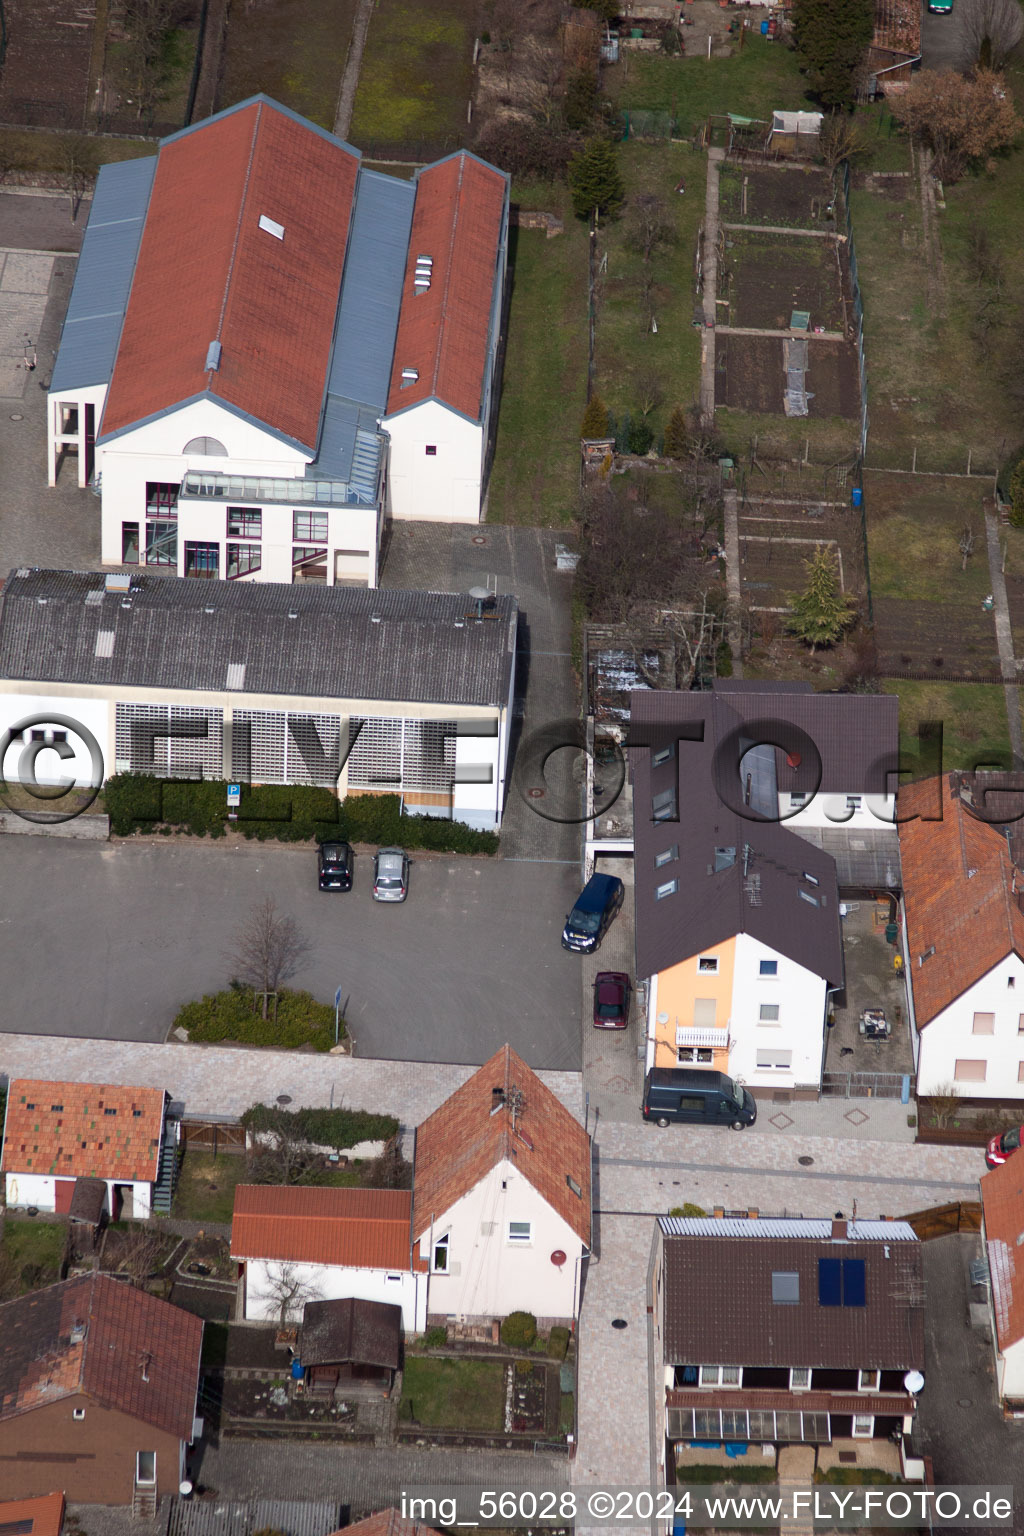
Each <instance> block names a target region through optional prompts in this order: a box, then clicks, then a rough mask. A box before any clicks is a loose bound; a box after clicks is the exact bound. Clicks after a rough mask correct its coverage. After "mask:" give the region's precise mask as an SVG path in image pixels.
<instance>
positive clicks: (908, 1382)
mask: <svg viewBox="0 0 1024 1536" xmlns="http://www.w3.org/2000/svg"><path fill="white" fill-rule="evenodd" d="M903 1385H904V1386H905V1387H906V1389H907V1391H908V1392H911V1393H913V1394H914V1395H915V1396H916V1395H917V1393H918V1392H920V1391H922V1390H923V1388H924V1377H923V1376H922V1375H921V1372H920V1371H908V1372H907V1374H906V1375H905V1376H904V1378H903Z"/></svg>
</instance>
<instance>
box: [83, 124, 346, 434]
mask: <svg viewBox="0 0 1024 1536" xmlns="http://www.w3.org/2000/svg"><path fill="white" fill-rule="evenodd" d="M358 167H359V161H358V158H357V156H356V155H355V154H353V153H352V152H351V151H349V150H347V149H345V148H343V147H342V145H341V144H340V143H338V142H335V141H332V140H330V139H327V138H325V137H323V135H322V134H320V133H319V132H317V131H316V130H315V129H314V128H313V127H312V126H309V125H306V124H304V123H301V122H298V121H296V120H295V119H294V118H293V117H291V116H289V115H288V114H286V113H284V112H282V111H281V110H279V109H278V108H277V107H275V106H274V105H273V104H272V103H270V102H267V101H264V100H256V101H253V102H250V103H248V104H247V105H244V106H242V107H241V108H239V109H238V110H237V111H233V112H228V113H225V114H224V115H223V116H221V117H218V118H215V119H213V120H211V121H210V122H209V123H206V124H203V125H201V126H200V127H198V128H197V129H195V130H189V131H188V132H186V133H184V134H181V135H178V136H176V137H175V138H173V139H170V140H168V141H166V142H165V143H163V144H162V145H161V146H160V151H159V158H158V160H157V168H156V176H155V178H154V181H153V190H152V194H151V196H150V202H149V211H148V213H147V215H146V223H145V227H144V229H143V232H142V241H141V244H140V246H139V256H138V261H137V263H136V268H135V276H134V279H133V282H132V289H131V295H130V297H129V300H128V308H127V312H126V314H125V320H124V328H123V330H122V333H121V341H120V345H119V347H118V352H117V359H116V362H115V364H114V373H113V377H112V379H111V383H110V390H109V392H108V395H107V401H106V409H105V411H104V414H103V422H102V433H103V435H104V436H107V435H109V434H111V433H114V432H119V431H121V430H122V429H124V428H125V427H128V426H131V425H132V424H133V423H135V422H137V421H140V420H143V419H144V418H146V417H149V416H153V415H155V414H157V413H159V412H162V411H166V410H168V409H169V408H171V407H172V406H174V405H176V404H178V403H179V402H180V401H182V400H187V399H189V398H190V397H192V396H193V395H197V394H199V393H201V392H202V391H204V390H209V391H210V392H211V393H212V394H213V395H215V396H217V397H219V398H220V399H221V400H223V401H224V402H225V403H226V404H229V405H232V406H234V407H236V408H237V409H238V410H241V411H244V412H246V413H247V414H249V415H251V416H253V417H255V418H256V419H257V420H258V421H261V422H264V423H266V425H267V426H269V427H271V428H273V429H274V430H275V431H276V432H279V433H282V434H284V435H285V436H286V437H289V438H293V439H295V440H296V441H297V442H299V443H301V444H303V445H304V446H306V447H308V448H310V449H313V448H315V445H316V442H317V435H318V431H319V422H320V411H321V406H322V404H323V398H324V388H325V384H326V378H327V369H328V364H329V360H330V352H331V342H332V337H333V332H334V322H335V316H336V312H337V306H338V294H339V291H340V286H341V274H342V267H343V265H344V260H345V244H346V240H347V238H348V229H349V218H350V214H351V210H352V200H353V196H354V192H355V183H356V174H357V171H358ZM261 216H266V217H267V218H269V219H271V220H273V221H274V222H275V223H277V224H279V225H283V226H284V238H283V239H282V240H279V239H277V237H276V236H275V235H273V234H271V233H268V232H267V231H266V230H265V229H261V228H260V227H259V220H260V218H261ZM218 340H219V341H220V343H221V346H222V352H221V361H220V367H219V369H218V370H216V371H207V369H206V366H205V365H206V359H207V352H208V349H209V346H210V343H211V342H212V341H218Z"/></svg>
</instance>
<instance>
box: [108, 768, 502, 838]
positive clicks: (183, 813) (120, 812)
mask: <svg viewBox="0 0 1024 1536" xmlns="http://www.w3.org/2000/svg"><path fill="white" fill-rule="evenodd" d="M104 793H105V798H106V807H107V813H108V815H109V816H110V830H111V831H112V832H113V833H114V835H115V836H116V837H129V836H130V835H131V834H132V833H133V832H140V831H144V832H160V833H163V834H165V835H167V836H170V835H171V834H172V833H174V832H189V833H191V834H192V835H193V836H195V837H204V836H207V835H209V836H210V837H223V836H224V833H225V831H226V830H227V828H228V827H229V826H234V827H235V828H236V829H237V830H238V831H239V832H241V833H242V834H243V835H244V836H245V837H248V838H257V839H259V840H260V841H261V842H265V841H268V840H272V841H278V842H288V843H304V842H313V841H315V842H318V843H323V842H329V841H332V840H333V839H335V838H344V839H347V841H349V842H353V843H377V844H378V845H381V844H383V845H386V844H388V843H395V844H398V845H399V846H401V847H403V848H429V849H432V850H434V851H435V852H437V853H474V854H493V853H495V852H497V848H498V838H497V835H496V834H495V833H494V832H478V831H476V830H475V829H474V828H473V827H467V826H465V825H464V824H463V823H462V822H460V821H446V820H442V819H441V818H440V817H436V816H407V815H404V814H403V813H402V809H401V801H400V799H399V797H398V796H397V795H352V796H350V797H349V798H348V799H347V800H340V801H339V800H338V799H337V798H336V796H335V795H334V794H332V792H331V791H330V790H329V789H324V788H321V787H320V786H318V785H315V784H255V785H248V784H246V785H243V786H242V803H241V805H240V807H239V810H238V819H237V821H235V822H231V821H229V820H228V809H227V782H226V780H223V779H200V780H194V779H156V778H152V777H151V776H150V775H149V774H142V773H117V774H114V775H113V776H112V777H111V778H109V779H108V780H107V782H106V786H105V790H104Z"/></svg>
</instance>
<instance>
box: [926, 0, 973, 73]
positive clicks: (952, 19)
mask: <svg viewBox="0 0 1024 1536" xmlns="http://www.w3.org/2000/svg"><path fill="white" fill-rule="evenodd" d="M962 15H963V11H962V8H961V7H960V6H958V5H956V4H954V6H953V9H952V10H951V11H949V12H947V13H946V14H945V15H934V16H933V15H932V13H931V12H930V11H929V9H928V6H927V4H923V5H922V7H921V67H922V69H956V68H957V67H958V66H959V64H960V63H961V59H960V46H961V44H960V33H961V18H962Z"/></svg>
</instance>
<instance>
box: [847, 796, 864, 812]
mask: <svg viewBox="0 0 1024 1536" xmlns="http://www.w3.org/2000/svg"><path fill="white" fill-rule="evenodd" d="M860 807H861V797H860V795H847V797H846V809H847V810H848V811H859V810H860Z"/></svg>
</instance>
